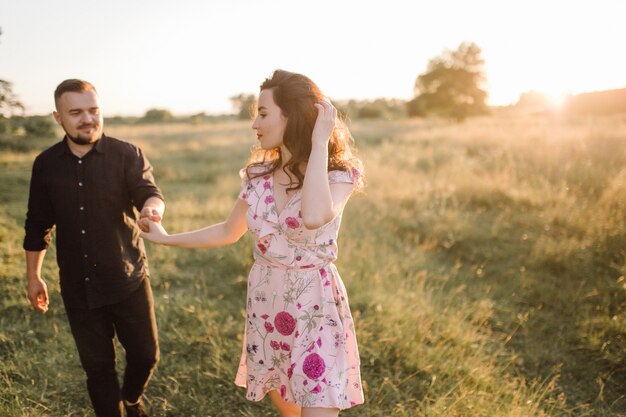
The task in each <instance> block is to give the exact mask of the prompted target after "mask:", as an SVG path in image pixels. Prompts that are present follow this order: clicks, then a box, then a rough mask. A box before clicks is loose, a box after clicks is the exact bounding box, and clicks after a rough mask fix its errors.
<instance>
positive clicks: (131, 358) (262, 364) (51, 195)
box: [24, 70, 364, 417]
mask: <svg viewBox="0 0 626 417" xmlns="http://www.w3.org/2000/svg"><path fill="white" fill-rule="evenodd" d="M55 104H56V111H55V112H54V117H55V119H56V121H57V123H58V124H59V125H60V126H61V127H63V129H64V131H65V133H66V135H65V137H64V138H63V140H62V141H61V142H59V143H57V144H55V145H53V146H52V147H51V148H49V149H48V150H46V151H44V152H42V153H41V154H40V155H39V156H38V157H37V158H36V160H35V162H34V165H33V173H32V178H31V185H30V194H29V203H28V213H27V217H26V224H25V229H26V236H25V239H24V249H25V250H26V260H27V275H28V294H29V299H30V301H31V304H32V305H33V307H34V308H35V309H38V310H41V311H44V312H45V311H46V310H47V308H48V294H47V289H46V285H45V281H44V280H43V279H42V278H41V266H42V263H43V258H44V255H45V252H46V249H47V247H48V244H49V242H50V233H51V230H52V228H53V227H54V226H56V243H57V245H56V246H57V263H58V265H59V275H60V279H61V295H62V297H63V302H64V304H65V309H66V312H67V316H68V320H69V322H70V328H71V331H72V334H73V336H74V339H75V342H76V346H77V348H78V352H79V357H80V360H81V364H82V366H83V368H84V369H85V372H86V375H87V389H88V392H89V395H90V398H91V402H92V404H93V407H94V409H95V412H96V415H97V416H106V417H114V416H115V417H118V416H122V415H123V409H126V415H127V416H147V415H148V414H147V411H146V409H145V407H144V404H143V403H142V394H143V392H144V390H145V389H146V387H147V384H148V381H149V380H150V378H151V376H152V373H153V372H154V369H155V367H156V365H157V362H158V360H159V348H158V337H157V326H156V319H155V314H154V305H153V297H152V292H151V289H150V283H149V271H148V266H147V259H146V254H145V249H144V245H143V239H147V240H150V241H152V242H155V243H158V244H163V245H169V246H179V247H187V248H210V247H216V246H223V245H228V244H231V243H234V242H236V241H238V240H239V239H240V238H241V237H242V236H243V235H244V234H245V233H246V231H249V232H250V233H251V234H252V236H253V238H254V247H253V256H254V264H253V266H252V268H251V270H250V273H249V276H248V288H247V298H246V323H245V333H244V337H243V346H242V354H241V361H240V364H239V369H238V371H237V375H236V378H235V384H236V385H238V386H241V387H245V389H246V398H247V399H249V400H252V401H260V400H261V399H263V398H264V397H265V396H266V395H267V396H269V397H270V399H271V401H272V402H273V404H274V405H275V406H276V408H277V409H278V410H279V412H280V414H281V416H283V417H287V416H289V417H295V416H302V417H313V416H316V417H317V416H320V417H322V416H337V415H338V414H339V411H340V410H343V409H347V408H350V407H353V406H355V405H358V404H362V403H363V402H364V397H363V390H362V385H361V376H360V365H359V363H360V361H359V354H358V348H357V341H356V335H355V330H354V323H353V320H352V316H351V313H350V309H349V305H348V297H347V294H346V290H345V287H344V284H343V282H342V280H341V278H340V276H339V273H338V271H337V269H336V267H335V265H334V263H333V262H334V261H335V260H336V259H337V249H338V247H337V237H338V232H339V226H340V223H341V217H342V212H343V209H344V207H345V205H346V203H347V202H348V200H349V198H350V196H351V195H352V194H353V193H354V192H358V191H360V190H361V189H362V188H363V179H364V178H363V174H362V171H363V170H362V165H361V161H360V160H359V159H357V158H356V157H355V156H354V155H353V154H352V152H351V148H350V145H351V142H352V137H351V135H350V132H349V130H348V128H347V127H346V126H345V125H344V124H343V123H342V122H341V121H339V120H338V118H337V110H336V109H335V108H334V107H333V105H332V104H331V103H330V102H329V101H327V100H326V99H325V97H324V95H323V94H322V93H321V91H320V89H319V88H318V87H317V85H316V84H315V83H313V82H312V81H311V80H310V79H309V78H308V77H306V76H304V75H301V74H297V73H292V72H287V71H283V70H276V71H274V73H273V74H272V75H271V76H270V77H269V78H267V79H265V80H264V82H263V83H262V84H261V87H260V93H259V97H258V109H257V115H256V117H255V119H254V122H253V124H252V129H254V130H255V131H256V135H257V139H258V142H259V143H258V146H257V147H256V149H255V150H253V152H252V154H251V156H250V158H249V160H248V162H247V164H246V166H245V168H243V169H242V170H241V172H240V175H241V178H242V186H241V191H240V193H239V195H238V198H237V200H236V202H235V204H234V207H233V208H232V210H231V212H230V214H229V216H228V217H227V219H226V220H225V221H223V222H221V223H217V224H214V225H211V226H208V227H205V228H202V229H199V230H194V231H189V232H184V233H178V234H171V235H170V234H168V233H167V231H166V230H165V228H164V227H163V225H162V224H161V219H162V217H163V213H164V210H165V203H164V198H163V195H162V194H161V191H160V190H159V188H158V187H157V186H156V183H155V181H154V177H153V175H152V167H151V165H150V163H149V162H148V160H147V158H146V157H145V155H144V154H143V152H142V150H141V149H140V148H138V147H136V146H134V145H131V144H129V143H127V142H124V141H120V140H118V139H115V138H111V137H108V136H106V135H104V134H103V119H102V115H101V113H100V107H99V104H98V95H97V93H96V90H95V88H94V87H93V85H91V84H90V83H88V82H86V81H82V80H66V81H64V82H63V83H61V84H60V85H59V86H58V87H57V90H56V91H55ZM134 209H137V211H139V213H140V215H139V218H138V219H137V218H136V216H135V214H134V213H135V211H134ZM136 225H138V226H139V227H135V226H136ZM142 238H143V239H142ZM116 335H117V338H118V340H119V341H120V343H121V344H122V346H123V347H124V349H125V351H126V359H127V365H126V369H125V371H124V378H123V384H122V386H121V388H120V383H119V381H118V378H117V374H116V371H115V348H114V337H115V336H116Z"/></svg>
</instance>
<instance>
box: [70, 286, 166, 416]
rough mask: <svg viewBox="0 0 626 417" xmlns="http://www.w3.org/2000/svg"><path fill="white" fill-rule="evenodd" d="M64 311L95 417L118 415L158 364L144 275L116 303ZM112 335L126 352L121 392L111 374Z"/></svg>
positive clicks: (136, 396)
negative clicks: (140, 280)
mask: <svg viewBox="0 0 626 417" xmlns="http://www.w3.org/2000/svg"><path fill="white" fill-rule="evenodd" d="M66 312H67V316H68V319H69V323H70V328H71V330H72V334H73V336H74V340H75V342H76V347H77V348H78V354H79V356H80V361H81V364H82V366H83V368H84V369H85V372H86V374H87V390H88V392H89V397H90V398H91V403H92V404H93V407H94V410H95V412H96V416H98V417H122V416H123V415H124V414H123V411H122V409H123V406H122V400H127V401H130V402H135V401H137V400H139V399H140V397H141V394H142V393H143V391H144V389H145V388H146V386H147V385H148V381H149V380H150V378H151V376H152V373H153V372H154V369H155V368H156V364H157V363H158V361H159V345H158V336H157V326H156V318H155V314H154V300H153V297H152V290H151V289H150V280H149V279H148V278H147V277H146V278H145V279H144V280H143V282H142V284H141V285H140V287H139V288H138V289H137V290H135V291H134V292H133V293H131V294H130V295H129V296H128V297H127V298H125V299H124V300H122V301H121V302H119V303H116V304H111V305H106V306H104V307H100V308H95V309H81V308H78V309H77V308H67V306H66ZM115 335H117V338H118V340H119V341H120V343H121V344H122V346H123V347H124V350H125V351H126V369H125V371H124V383H123V385H122V389H121V390H120V385H119V381H118V378H117V373H116V370H115V361H116V355H115V341H114V337H115Z"/></svg>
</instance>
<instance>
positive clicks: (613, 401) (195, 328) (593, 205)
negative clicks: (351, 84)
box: [0, 115, 626, 417]
mask: <svg viewBox="0 0 626 417" xmlns="http://www.w3.org/2000/svg"><path fill="white" fill-rule="evenodd" d="M351 129H352V132H353V134H354V136H355V137H356V138H357V144H358V146H359V155H360V156H361V157H362V159H363V160H364V161H365V164H366V168H367V176H368V187H367V189H366V192H365V193H363V194H361V195H358V196H356V197H355V198H354V199H353V201H351V202H350V204H349V205H348V207H347V209H346V214H345V216H344V224H343V226H342V231H341V235H340V242H339V245H340V256H339V261H338V268H339V270H340V271H341V273H342V277H343V278H344V281H345V283H346V286H347V288H348V292H349V294H350V301H351V308H352V311H353V314H354V316H355V322H356V326H357V335H358V338H359V342H360V351H361V357H362V361H363V363H362V371H363V376H364V379H365V389H366V396H367V403H366V405H364V406H361V407H357V408H355V409H353V410H350V411H347V412H345V413H342V415H346V416H390V415H393V416H450V417H451V416H459V417H460V416H470V415H471V416H490V417H494V416H508V417H517V416H519V417H522V416H523V417H534V416H537V417H539V416H551V417H552V416H553V417H557V416H559V417H561V416H598V417H600V416H617V415H623V414H624V413H626V400H625V398H624V396H625V395H626V389H625V388H624V387H625V386H626V369H625V368H624V365H623V364H624V363H625V362H626V350H625V349H626V340H625V339H624V337H625V335H626V318H625V316H624V310H625V309H626V287H625V284H626V282H625V281H624V275H626V267H625V260H624V259H625V257H626V252H625V251H626V249H625V248H626V224H625V223H626V220H625V213H626V207H625V204H626V203H625V202H626V191H625V190H626V182H625V181H626V173H625V172H626V171H625V169H626V168H625V167H626V154H625V152H626V144H625V143H624V138H625V137H626V118H624V117H623V116H621V117H617V116H616V117H610V118H609V117H605V118H590V119H584V120H582V119H581V120H558V119H549V118H545V117H532V116H511V115H509V116H498V117H487V118H480V119H474V120H470V121H468V122H466V123H464V124H461V125H455V124H449V123H446V122H444V121H417V120H406V121H394V122H387V121H369V122H364V121H359V122H354V123H352V125H351ZM107 133H108V134H110V135H112V136H119V137H122V138H127V139H129V140H131V141H133V142H135V143H137V144H140V145H141V146H142V147H143V148H144V150H145V151H146V153H147V154H148V156H149V157H150V159H151V161H152V162H153V164H154V166H155V173H156V176H157V179H158V181H159V184H160V186H161V187H162V188H163V191H164V192H165V195H166V197H167V199H168V210H167V214H166V219H165V223H166V225H167V227H168V228H169V229H170V230H172V231H177V230H185V229H189V228H192V227H200V226H203V225H206V224H209V223H211V222H215V221H220V220H222V219H223V218H224V216H225V215H226V214H227V213H228V212H229V210H230V208H231V205H232V203H233V201H234V198H235V196H236V194H237V192H238V187H239V178H238V175H237V171H238V170H239V168H241V167H242V165H243V163H244V161H245V159H246V157H247V154H248V152H249V149H250V146H251V144H252V142H253V135H252V132H251V131H250V129H249V123H245V122H229V123H222V124H212V125H198V126H184V125H154V126H110V127H108V128H107ZM33 156H34V153H33V152H30V153H29V152H17V151H3V152H2V153H0V164H1V165H2V170H1V174H0V176H1V178H0V180H1V181H0V184H2V185H0V187H2V194H1V195H2V200H1V201H2V207H1V208H0V219H1V220H0V237H1V238H2V239H1V240H0V242H1V243H0V256H2V258H3V264H2V267H0V277H1V278H2V282H3V285H2V287H1V288H2V290H1V291H2V294H1V296H0V381H2V382H0V384H1V385H0V387H1V388H0V414H2V415H6V416H38V415H46V416H82V415H91V414H89V412H88V411H82V410H86V409H87V399H86V393H85V390H84V387H83V382H82V373H81V370H80V367H79V365H78V360H77V357H76V354H75V348H74V347H73V342H72V340H71V336H70V335H69V332H68V329H67V325H66V322H65V317H64V314H63V312H62V308H61V302H60V298H59V296H58V285H57V284H56V268H55V265H54V262H53V253H50V254H48V259H47V262H46V265H45V274H46V276H47V277H48V282H49V284H50V286H51V289H52V293H53V294H52V303H53V304H52V308H51V311H50V312H49V313H48V314H47V315H46V316H43V317H42V316H41V315H38V314H35V313H34V312H32V311H30V310H29V308H28V306H27V302H26V299H25V296H24V282H23V275H24V273H23V269H24V264H23V257H22V253H21V248H20V242H21V233H22V231H21V227H22V223H23V216H24V214H23V212H24V208H25V199H26V189H27V184H28V176H29V170H30V163H31V161H32V158H33ZM51 255H52V256H51ZM149 257H150V262H151V269H152V271H153V274H154V277H153V286H154V293H155V298H156V306H157V316H158V321H159V326H160V338H161V347H162V351H163V359H162V362H161V363H160V365H159V369H158V371H157V373H156V374H155V377H154V379H153V381H152V383H151V385H150V388H149V390H148V398H149V403H150V405H151V408H152V414H153V415H156V416H208V415H213V416H218V415H219V416H231V415H232V416H241V415H243V416H270V415H275V413H274V412H273V410H272V408H271V407H270V405H269V404H268V403H261V404H255V403H249V402H247V401H246V400H245V399H244V396H243V394H242V391H241V390H238V389H236V388H235V387H234V385H233V384H232V380H233V377H234V373H235V370H236V365H237V362H238V358H239V353H240V338H241V330H242V328H243V309H244V294H245V289H246V275H247V271H248V269H249V267H250V264H251V251H250V240H249V238H245V239H243V241H241V242H239V243H237V244H236V245H234V246H231V247H227V248H221V249H214V250H184V249H175V248H168V247H161V246H155V245H149ZM77 410H80V411H77Z"/></svg>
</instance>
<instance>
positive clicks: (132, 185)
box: [126, 145, 165, 210]
mask: <svg viewBox="0 0 626 417" xmlns="http://www.w3.org/2000/svg"><path fill="white" fill-rule="evenodd" d="M129 146H130V147H131V149H132V152H131V153H130V155H127V162H126V185H127V187H128V190H129V192H130V196H131V199H132V201H133V205H134V206H135V208H137V210H141V209H142V208H143V205H144V204H145V202H146V200H147V199H149V198H150V197H158V198H160V199H161V200H163V201H165V199H164V198H163V194H162V193H161V190H160V189H159V187H157V185H156V182H155V181H154V176H153V175H152V165H150V162H149V161H148V158H146V156H145V155H144V153H143V151H142V150H141V149H140V148H139V147H136V146H133V145H129Z"/></svg>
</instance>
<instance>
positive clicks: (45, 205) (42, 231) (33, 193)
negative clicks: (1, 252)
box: [23, 158, 55, 252]
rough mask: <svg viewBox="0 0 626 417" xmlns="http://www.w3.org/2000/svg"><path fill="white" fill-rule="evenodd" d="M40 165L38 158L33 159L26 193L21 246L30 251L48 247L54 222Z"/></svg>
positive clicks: (52, 209)
mask: <svg viewBox="0 0 626 417" xmlns="http://www.w3.org/2000/svg"><path fill="white" fill-rule="evenodd" d="M42 165H43V163H42V161H41V159H40V158H37V159H35V162H34V163H33V170H32V175H31V179H30V190H29V193H28V212H27V213H26V221H25V224H24V229H25V236H24V243H23V248H24V250H27V251H32V252H39V251H42V250H45V249H47V248H48V246H49V245H50V240H51V234H52V228H53V227H54V223H55V221H54V219H55V214H54V208H53V206H52V202H51V201H50V194H49V191H48V188H47V186H46V183H45V175H44V172H43V166H42Z"/></svg>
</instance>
